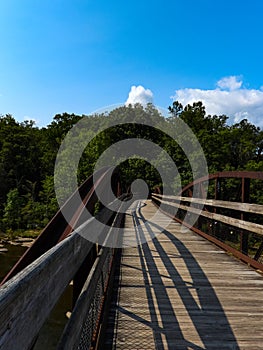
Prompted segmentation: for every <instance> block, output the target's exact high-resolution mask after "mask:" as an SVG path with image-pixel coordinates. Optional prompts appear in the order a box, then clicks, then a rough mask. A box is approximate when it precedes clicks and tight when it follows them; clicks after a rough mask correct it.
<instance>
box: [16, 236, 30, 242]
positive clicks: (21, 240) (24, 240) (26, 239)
mask: <svg viewBox="0 0 263 350" xmlns="http://www.w3.org/2000/svg"><path fill="white" fill-rule="evenodd" d="M33 241H34V239H33V238H23V237H18V238H16V239H15V242H18V243H26V242H33Z"/></svg>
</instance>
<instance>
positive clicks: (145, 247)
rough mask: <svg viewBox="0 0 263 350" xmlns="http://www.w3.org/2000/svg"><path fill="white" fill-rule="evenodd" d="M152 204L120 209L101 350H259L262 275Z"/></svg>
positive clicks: (262, 324)
mask: <svg viewBox="0 0 263 350" xmlns="http://www.w3.org/2000/svg"><path fill="white" fill-rule="evenodd" d="M156 210H157V209H156V207H155V206H154V205H153V204H152V203H151V201H145V202H138V203H137V207H136V210H135V211H134V210H130V212H129V213H127V214H126V224H125V237H126V238H125V239H127V237H128V238H129V237H132V236H133V237H135V239H136V240H137V242H138V245H137V246H134V247H127V248H124V249H123V250H122V253H121V257H120V265H119V266H120V267H119V269H118V271H117V272H116V275H115V280H114V289H113V293H112V301H111V308H110V311H109V317H108V325H107V330H106V334H105V340H104V345H103V349H105V350H107V349H147V350H148V349H172V350H176V349H215V350H219V349H220V350H224V349H232V350H233V349H236V350H237V349H249V350H255V349H262V344H263V318H262V315H263V304H262V300H263V288H262V287H263V277H262V276H261V275H260V274H259V273H257V272H256V271H254V270H252V269H250V268H249V267H248V266H247V265H245V264H243V263H241V262H239V261H238V260H236V259H235V258H233V257H232V256H229V255H228V254H227V253H225V252H224V251H222V250H221V249H220V248H218V247H216V246H215V245H213V244H212V243H210V242H208V241H206V240H205V239H204V238H202V237H200V236H198V235H197V234H195V233H193V232H192V231H190V230H187V229H185V230H181V226H180V225H179V224H178V223H176V222H174V221H172V222H171V223H170V224H169V225H168V223H167V220H168V218H167V217H166V216H165V215H163V214H160V215H158V217H156V218H153V214H154V213H155V212H156ZM167 225H168V226H167ZM165 226H167V227H166V229H165V230H164V231H163V232H162V233H161V231H162V228H163V227H165ZM155 235H157V236H156V237H155V238H153V239H152V240H149V241H148V242H146V243H144V244H141V243H142V242H144V241H145V240H146V239H147V238H149V237H154V236H155Z"/></svg>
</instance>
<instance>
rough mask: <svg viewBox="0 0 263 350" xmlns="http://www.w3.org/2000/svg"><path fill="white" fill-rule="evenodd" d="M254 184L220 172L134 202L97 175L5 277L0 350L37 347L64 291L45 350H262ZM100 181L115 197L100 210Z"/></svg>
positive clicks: (256, 177)
mask: <svg viewBox="0 0 263 350" xmlns="http://www.w3.org/2000/svg"><path fill="white" fill-rule="evenodd" d="M262 180H263V173H262V172H224V173H217V174H213V175H209V176H208V177H206V178H201V179H199V180H196V181H195V182H194V183H191V184H189V185H188V186H186V187H185V188H184V189H183V190H182V192H181V193H179V194H178V196H172V195H163V194H162V191H161V189H159V190H158V189H157V191H156V193H152V194H151V196H150V198H148V199H140V196H139V195H138V196H136V195H134V196H133V197H132V196H131V195H130V194H122V193H121V185H120V182H119V177H118V173H117V171H115V172H113V173H112V169H105V168H103V169H101V170H100V171H98V172H97V174H96V181H95V182H94V179H93V177H90V178H89V179H87V180H86V181H85V182H84V183H83V184H82V185H81V186H80V188H79V189H78V191H76V192H75V193H74V194H73V195H72V196H71V197H70V198H69V199H68V201H67V202H66V203H65V204H64V207H63V208H62V209H61V210H60V211H59V212H58V213H57V214H56V216H55V217H54V218H53V219H52V220H51V221H50V223H49V224H48V225H47V227H46V228H45V229H44V230H43V232H42V234H41V235H40V236H39V237H38V239H37V240H36V241H35V242H34V244H33V245H32V247H31V248H29V249H28V250H27V251H26V253H25V254H24V255H23V256H22V257H21V259H20V260H19V261H18V262H17V264H16V265H15V266H14V267H13V269H12V270H11V271H10V272H9V273H8V275H7V276H6V277H5V278H4V280H3V281H2V285H1V288H0V324H1V328H0V349H5V350H8V349H10V350H11V349H12V350H16V349H19V350H20V349H34V348H37V344H38V341H39V338H41V329H42V327H43V324H44V323H45V321H46V320H47V319H48V317H49V315H50V312H51V311H52V310H53V308H54V306H55V305H56V303H57V302H58V300H59V298H60V297H61V295H63V293H64V292H65V290H66V289H67V288H68V286H69V285H71V286H72V288H73V296H72V306H71V310H70V317H69V319H68V321H67V323H66V325H65V327H64V330H63V331H62V332H61V334H60V339H59V340H58V341H57V344H55V345H54V347H53V348H57V349H249V350H254V349H262V344H263V318H262V312H263V306H262V300H263V276H262V273H263V256H262V255H263V239H262V238H263V220H262V214H263V205H262V203H253V201H252V200H253V199H254V198H255V193H258V192H259V191H261V192H262ZM109 181H110V182H109ZM109 183H111V185H112V190H113V192H114V194H115V196H116V197H118V198H119V200H117V199H116V200H114V201H111V200H110V198H109V203H108V204H107V205H105V203H104V205H103V204H102V203H99V202H98V200H99V199H98V196H97V193H98V192H100V191H104V192H105V191H106V192H107V188H108V187H107V186H108V184H109ZM230 185H231V186H232V187H231V186H230ZM193 186H195V188H198V191H193ZM230 187H231V188H230ZM205 188H208V197H207V198H206V196H204V192H205ZM233 188H234V190H233ZM196 193H198V196H197V195H196ZM193 194H195V196H193ZM77 196H80V198H81V205H80V204H79V203H78V201H77V200H76V198H77ZM226 197H230V198H226ZM87 212H89V213H92V214H94V215H93V216H92V217H90V216H89V215H87ZM65 213H66V214H67V215H66V217H67V220H66V219H65V216H64V215H63V214H65ZM96 221H99V222H101V223H102V226H103V227H104V229H102V230H101V231H100V232H98V225H96ZM90 237H93V239H92V240H90V239H87V238H90ZM96 240H97V241H96Z"/></svg>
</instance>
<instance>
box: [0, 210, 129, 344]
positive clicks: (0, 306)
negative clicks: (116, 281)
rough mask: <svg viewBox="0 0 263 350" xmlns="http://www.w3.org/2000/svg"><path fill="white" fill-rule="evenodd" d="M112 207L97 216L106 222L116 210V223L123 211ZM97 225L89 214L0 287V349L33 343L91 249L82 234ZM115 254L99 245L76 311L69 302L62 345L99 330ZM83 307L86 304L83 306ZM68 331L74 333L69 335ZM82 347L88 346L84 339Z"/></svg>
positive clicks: (89, 337)
mask: <svg viewBox="0 0 263 350" xmlns="http://www.w3.org/2000/svg"><path fill="white" fill-rule="evenodd" d="M112 208H113V209H114V210H115V212H114V211H112V210H110V206H109V207H108V208H104V209H103V210H102V211H101V213H100V214H99V217H100V220H103V222H109V220H110V218H111V216H112V215H116V218H115V220H114V225H121V223H122V220H123V214H121V213H119V214H118V213H117V214H116V205H115V204H114V205H113V206H112ZM97 227H98V226H97V224H96V220H95V218H91V219H90V220H88V221H87V222H85V223H84V224H82V225H81V226H80V227H79V228H78V229H77V230H76V231H74V232H72V233H71V234H70V235H69V236H68V237H67V238H65V239H64V240H63V241H61V242H60V243H58V244H57V245H55V246H54V247H53V248H51V249H50V250H48V251H47V252H46V253H44V254H43V255H42V256H40V257H39V258H38V259H36V260H35V261H34V262H33V263H31V264H30V265H29V266H27V267H26V268H25V269H23V270H22V271H21V272H19V273H18V274H17V275H16V276H14V277H13V278H11V279H10V280H8V281H7V282H6V283H5V284H4V285H3V286H2V287H1V289H0V324H1V328H0V349H2V348H3V349H5V350H9V349H10V350H13V349H31V348H32V347H33V345H34V343H35V341H36V339H37V336H38V333H39V331H40V329H41V327H42V325H43V324H44V322H45V320H46V319H47V317H48V316H49V314H50V312H51V310H52V309H53V307H54V306H55V304H56V303H57V301H58V299H59V297H60V296H61V295H62V293H63V292H64V290H65V288H66V287H67V286H68V285H69V283H70V282H71V281H72V280H73V279H74V276H75V275H76V273H77V272H78V270H79V268H80V267H81V265H82V264H83V262H84V261H85V259H86V257H87V256H88V254H89V253H90V252H91V250H92V248H93V246H94V244H93V243H92V242H90V241H89V240H87V239H86V238H85V236H86V235H87V233H88V232H93V231H95V230H97ZM107 230H108V229H107V227H106V228H105V230H104V231H102V232H101V235H104V236H105V237H106V238H107V237H109V235H110V233H111V230H109V232H107ZM95 232H96V231H95ZM97 234H98V233H97V232H96V235H97ZM114 254H115V249H114V248H110V247H109V248H107V247H106V248H103V247H102V248H101V249H100V251H99V254H98V256H97V258H96V259H95V263H94V264H93V266H92V268H91V270H90V272H89V274H88V277H87V280H86V282H85V284H84V287H83V288H82V291H81V293H80V295H79V297H78V299H77V300H76V302H75V308H76V311H75V308H74V309H73V312H72V319H71V318H70V320H69V325H68V326H67V328H66V330H65V333H64V335H63V338H62V339H61V344H63V345H60V348H61V349H64V348H65V349H73V348H74V347H71V344H72V342H74V343H75V344H76V343H77V342H79V344H82V343H83V342H84V343H85V344H89V342H90V344H91V343H92V342H94V339H95V338H96V337H95V335H96V332H98V331H99V329H98V325H99V319H100V317H101V311H102V307H103V301H104V297H105V293H106V289H107V285H108V281H109V276H110V273H111V267H112V265H113V257H114ZM82 307H84V308H86V309H83V310H82ZM87 313H88V315H87ZM72 320H73V322H72ZM75 321H76V323H75ZM73 325H74V328H73ZM85 327H86V328H87V329H86V328H85ZM83 329H84V331H83ZM72 330H73V333H72ZM89 332H90V333H89ZM72 334H73V337H71V335H72ZM81 334H84V336H82V335H81ZM69 335H70V336H69ZM65 339H66V342H65ZM67 343H68V345H67ZM83 348H85V349H87V348H89V347H87V346H86V345H85V346H84V347H83Z"/></svg>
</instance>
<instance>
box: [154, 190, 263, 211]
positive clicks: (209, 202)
mask: <svg viewBox="0 0 263 350" xmlns="http://www.w3.org/2000/svg"><path fill="white" fill-rule="evenodd" d="M152 197H154V198H158V199H162V198H166V199H170V200H176V201H178V202H188V203H196V204H201V205H204V206H212V207H217V208H224V209H232V210H236V211H241V212H246V213H251V214H261V215H262V214H263V205H260V204H250V203H241V202H229V201H222V200H216V199H205V198H195V197H181V196H165V195H159V194H155V193H153V194H152Z"/></svg>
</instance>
